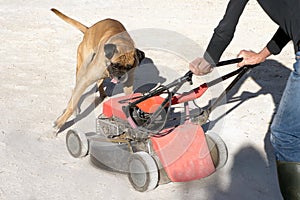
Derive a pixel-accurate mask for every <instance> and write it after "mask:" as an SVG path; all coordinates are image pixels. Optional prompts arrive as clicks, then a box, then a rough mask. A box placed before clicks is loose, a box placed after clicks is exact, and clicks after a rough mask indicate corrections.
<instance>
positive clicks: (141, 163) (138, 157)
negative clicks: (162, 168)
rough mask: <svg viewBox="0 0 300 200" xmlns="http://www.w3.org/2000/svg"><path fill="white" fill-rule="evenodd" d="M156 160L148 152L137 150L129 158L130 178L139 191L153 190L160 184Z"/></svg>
mask: <svg viewBox="0 0 300 200" xmlns="http://www.w3.org/2000/svg"><path fill="white" fill-rule="evenodd" d="M158 174H159V172H158V168H157V165H156V162H155V160H154V159H153V158H152V156H151V155H149V154H148V153H146V152H136V153H134V154H132V155H131V157H130V158H129V166H128V179H129V181H130V183H131V185H132V186H133V187H134V189H136V190H137V191H139V192H145V191H150V190H153V189H154V188H155V187H156V186H157V184H158V181H159V180H158V179H159V178H158Z"/></svg>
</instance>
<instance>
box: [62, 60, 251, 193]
mask: <svg viewBox="0 0 300 200" xmlns="http://www.w3.org/2000/svg"><path fill="white" fill-rule="evenodd" d="M241 61H242V58H236V59H232V60H226V61H222V62H219V63H217V64H216V66H222V65H228V64H233V63H238V62H241ZM252 67H253V66H244V67H241V68H238V69H236V70H235V71H233V72H231V73H229V74H226V75H224V76H222V77H220V78H217V79H215V80H213V81H210V82H207V83H204V84H201V85H200V86H199V87H196V88H194V89H193V90H191V91H189V92H184V93H182V94H179V93H178V90H179V89H180V88H181V87H182V85H183V84H184V83H190V84H192V75H193V73H192V72H191V71H188V72H187V73H186V74H185V75H184V76H182V77H180V78H178V79H176V80H174V81H173V82H171V83H169V84H167V85H158V86H157V87H155V88H153V89H151V90H150V91H146V92H141V93H140V92H136V93H133V94H132V95H125V96H118V97H112V98H110V99H108V100H106V101H105V102H103V104H102V106H103V107H102V108H103V110H102V114H100V115H99V116H98V117H97V119H96V124H97V127H96V132H95V133H79V132H78V131H76V130H69V131H68V132H67V135H66V145H67V149H68V151H69V153H70V154H71V155H72V156H73V157H76V158H78V157H84V156H86V155H90V160H91V162H92V163H93V164H95V165H96V166H98V167H100V168H101V169H104V170H109V171H113V172H120V173H124V174H127V175H128V179H129V181H130V183H131V185H132V186H133V188H134V189H136V190H137V191H140V192H144V191H149V190H153V189H154V188H156V187H157V186H158V185H160V184H166V183H169V182H187V181H192V180H198V179H201V178H204V177H207V176H209V175H211V174H212V173H214V172H215V171H216V170H217V169H219V168H221V167H222V166H224V165H225V163H226V161H227V148H226V145H225V143H224V142H223V141H222V139H221V138H220V137H219V136H218V135H217V134H213V133H209V134H206V133H204V130H203V128H202V125H204V124H205V123H207V121H208V118H209V115H210V113H211V112H212V111H213V110H214V109H215V108H216V107H217V106H218V104H220V102H221V100H222V99H223V98H224V96H225V95H226V94H227V93H228V92H229V91H230V90H231V88H232V87H233V86H234V85H235V84H236V83H237V82H238V80H239V79H241V77H242V76H243V75H244V74H245V73H246V72H248V70H249V69H251V68H252ZM235 75H236V77H235V79H234V80H233V81H232V82H231V83H230V84H229V85H228V87H227V88H226V89H225V90H224V91H223V92H222V93H221V94H220V96H219V97H218V98H216V100H215V101H214V102H213V103H212V104H210V105H209V106H208V107H207V108H205V109H202V108H201V110H200V112H197V113H196V114H195V113H192V112H191V111H190V109H189V105H188V102H189V101H192V100H194V99H197V98H199V97H201V96H202V95H203V93H204V92H205V91H206V90H207V89H208V88H209V87H211V86H213V85H216V84H218V83H220V82H222V81H224V80H226V79H228V78H230V77H233V76H235ZM176 104H183V105H184V106H182V107H183V112H181V113H180V114H179V115H178V113H176V112H175V109H174V105H176Z"/></svg>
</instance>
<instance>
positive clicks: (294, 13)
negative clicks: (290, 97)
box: [204, 0, 300, 64]
mask: <svg viewBox="0 0 300 200" xmlns="http://www.w3.org/2000/svg"><path fill="white" fill-rule="evenodd" d="M257 1H258V3H259V4H260V6H261V7H262V8H263V10H264V11H265V12H266V13H267V14H268V15H269V17H270V18H271V19H272V20H273V21H274V22H275V23H276V24H278V25H279V28H278V29H277V31H276V33H275V34H274V36H273V37H272V39H271V40H270V41H269V42H268V43H267V45H266V46H267V48H268V50H269V51H270V52H271V53H272V54H274V55H276V54H278V53H280V51H281V50H282V49H283V47H284V46H285V45H286V44H287V43H288V42H289V41H290V40H292V41H293V43H294V49H295V51H297V50H298V43H299V41H300V15H299V10H300V1H299V0H276V2H274V0H257ZM247 2H248V0H230V1H229V3H228V6H227V9H226V12H225V15H224V17H223V19H222V20H221V21H220V23H219V25H218V26H217V27H216V28H215V30H214V34H213V36H212V38H211V40H210V42H209V44H208V46H207V49H206V52H205V53H204V58H205V59H206V60H207V61H208V62H210V63H211V64H215V63H217V62H218V61H219V60H220V57H221V56H222V54H223V52H224V51H225V49H226V48H227V46H228V45H229V43H230V42H231V40H232V38H233V36H234V32H235V29H236V26H237V24H238V21H239V18H240V16H241V14H242V12H243V11H244V8H245V7H246V4H247Z"/></svg>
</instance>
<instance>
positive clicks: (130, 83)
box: [123, 69, 134, 95]
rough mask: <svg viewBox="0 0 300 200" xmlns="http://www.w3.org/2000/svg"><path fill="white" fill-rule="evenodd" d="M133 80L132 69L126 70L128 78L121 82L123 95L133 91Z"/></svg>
mask: <svg viewBox="0 0 300 200" xmlns="http://www.w3.org/2000/svg"><path fill="white" fill-rule="evenodd" d="M133 82H134V69H131V70H130V71H129V72H128V78H127V80H126V82H125V83H123V91H124V93H125V95H129V94H132V92H133Z"/></svg>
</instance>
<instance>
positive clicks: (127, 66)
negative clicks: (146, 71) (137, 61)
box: [125, 65, 133, 69]
mask: <svg viewBox="0 0 300 200" xmlns="http://www.w3.org/2000/svg"><path fill="white" fill-rule="evenodd" d="M125 68H126V69H131V68H133V66H132V65H126V66H125Z"/></svg>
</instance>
